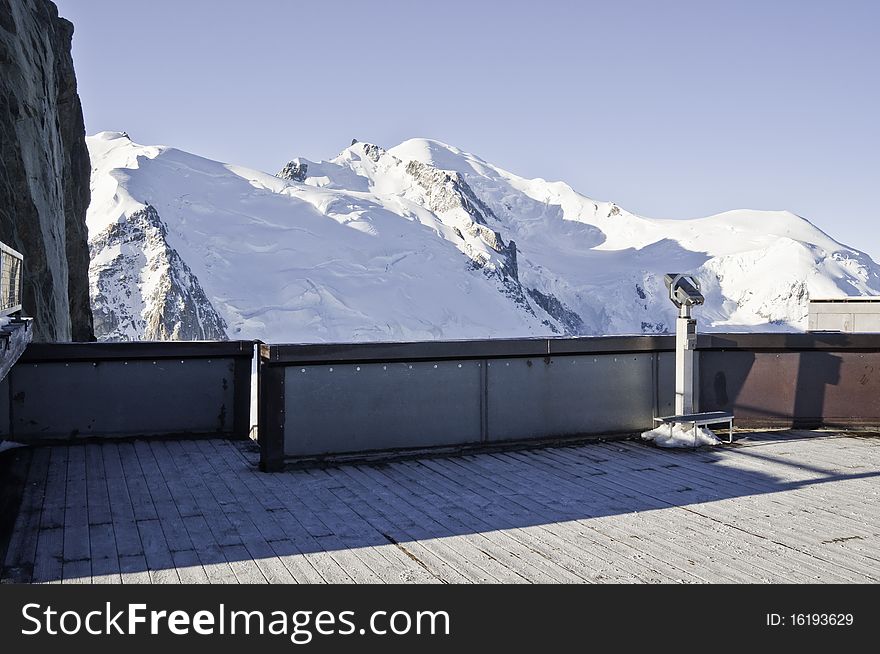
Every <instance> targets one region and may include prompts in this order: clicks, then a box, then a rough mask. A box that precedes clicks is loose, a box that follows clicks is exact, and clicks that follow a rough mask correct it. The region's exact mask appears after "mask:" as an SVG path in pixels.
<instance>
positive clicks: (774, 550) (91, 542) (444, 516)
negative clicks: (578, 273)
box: [0, 432, 880, 583]
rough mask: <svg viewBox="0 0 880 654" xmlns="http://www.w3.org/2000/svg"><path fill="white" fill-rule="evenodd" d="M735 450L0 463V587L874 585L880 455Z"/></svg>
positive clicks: (611, 447)
mask: <svg viewBox="0 0 880 654" xmlns="http://www.w3.org/2000/svg"><path fill="white" fill-rule="evenodd" d="M739 443H740V444H739V445H735V446H733V447H720V448H712V449H706V448H704V449H700V450H686V451H668V450H659V449H656V448H654V447H650V446H647V445H643V444H641V443H635V442H623V441H618V442H611V443H591V444H586V445H577V446H568V447H548V448H543V449H534V450H528V451H509V452H502V453H485V454H474V455H467V456H454V457H446V458H425V459H417V460H411V461H399V462H394V463H386V464H369V465H366V464H365V465H343V466H338V467H332V468H327V469H312V470H297V471H288V472H283V473H276V474H265V473H260V472H258V471H257V470H256V462H257V459H258V452H257V451H256V448H255V446H254V445H253V444H252V443H250V442H240V441H226V440H219V439H218V440H167V441H166V440H155V441H146V440H138V441H129V442H108V443H102V444H85V445H71V446H45V447H36V448H32V449H30V448H22V449H18V450H14V451H10V452H6V453H4V454H3V455H0V456H2V457H4V463H5V465H6V466H7V468H8V471H9V474H7V475H4V477H5V478H6V479H7V480H9V479H13V480H14V479H16V478H17V479H19V480H20V481H21V489H20V490H21V492H20V502H19V503H20V508H19V509H18V511H17V514H18V515H17V519H16V520H15V523H14V525H11V524H10V525H8V528H7V533H6V534H5V535H6V536H8V548H7V551H6V556H5V565H4V567H3V570H2V580H3V581H4V582H57V581H64V582H69V581H80V582H91V581H93V582H126V583H128V582H178V581H184V582H215V583H216V582H233V583H235V582H245V583H246V582H261V583H262V582H266V581H269V582H288V583H293V582H398V581H419V582H484V581H485V582H495V581H499V582H526V581H528V582H541V581H543V582H546V581H550V582H596V581H635V582H640V581H660V582H664V581H690V582H702V581H709V582H714V581H878V580H880V555H878V554H876V552H878V551H880V548H878V547H877V539H878V533H880V520H878V511H877V509H876V508H875V507H876V504H877V502H876V500H877V489H876V487H877V484H876V481H874V478H876V477H878V476H880V447H878V445H880V439H871V438H858V437H851V436H845V435H844V436H841V435H832V434H818V435H817V434H816V433H814V432H783V433H769V434H752V435H748V436H747V437H746V438H743V439H741V440H740V441H739ZM13 486H14V483H13ZM13 495H14V488H13V489H11V490H8V491H7V492H6V493H5V494H4V496H5V497H12V496H13ZM9 509H10V507H6V509H5V510H4V511H3V514H4V515H6V516H7V517H9V516H10V515H11V512H10V511H9ZM7 522H9V521H8V520H7ZM2 537H3V534H2V533H0V538H2Z"/></svg>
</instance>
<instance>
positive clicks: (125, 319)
mask: <svg viewBox="0 0 880 654" xmlns="http://www.w3.org/2000/svg"><path fill="white" fill-rule="evenodd" d="M167 236H168V232H167V229H166V227H165V224H164V223H163V222H162V220H161V219H160V218H159V214H158V213H157V212H156V210H155V208H153V207H151V206H150V205H147V206H146V207H144V208H143V209H140V210H138V211H135V212H133V213H132V214H130V215H127V216H122V217H121V218H120V219H119V220H118V221H117V222H114V223H112V224H110V225H108V226H107V228H106V229H104V230H103V231H102V232H100V233H98V234H96V235H95V236H94V237H93V238H92V239H91V244H90V248H91V252H92V291H91V292H92V302H93V307H94V309H93V311H94V315H95V331H96V332H97V333H98V334H100V335H101V338H102V340H113V341H125V340H131V338H132V335H136V336H137V337H138V339H143V340H150V341H169V340H171V341H199V340H226V324H225V323H224V322H223V318H221V317H220V316H219V315H218V314H217V312H216V311H215V310H214V307H213V306H212V305H211V301H210V300H209V299H208V298H207V296H206V295H205V292H204V291H203V290H202V287H201V286H200V285H199V280H198V279H196V278H195V276H194V275H193V274H192V271H191V270H190V268H189V266H187V265H186V263H185V262H184V261H183V260H182V259H181V258H180V255H179V254H178V253H177V252H176V251H175V250H174V249H173V248H171V247H169V246H168V242H167V241H166V237H167Z"/></svg>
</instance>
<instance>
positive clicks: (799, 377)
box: [699, 332, 880, 428]
mask: <svg viewBox="0 0 880 654" xmlns="http://www.w3.org/2000/svg"><path fill="white" fill-rule="evenodd" d="M700 345H701V346H702V351H701V352H700V383H699V392H700V402H701V404H700V406H701V409H703V410H705V411H716V410H720V411H733V412H734V413H735V414H736V420H737V424H738V425H740V426H752V427H771V426H772V427H798V428H816V427H822V426H826V427H835V426H844V427H846V426H850V427H858V426H877V425H880V335H878V334H842V333H831V332H829V333H824V334H823V333H818V334H748V335H736V336H731V335H716V336H712V337H709V338H706V339H705V340H701V343H700Z"/></svg>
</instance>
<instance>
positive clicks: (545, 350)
mask: <svg viewBox="0 0 880 654" xmlns="http://www.w3.org/2000/svg"><path fill="white" fill-rule="evenodd" d="M673 349H674V338H673V337H670V336H623V337H619V336H614V337H585V338H562V339H511V340H492V341H459V342H455V341H451V342H449V341H448V342H427V343H373V344H369V343H360V344H332V345H264V346H262V347H261V352H260V371H261V372H260V392H259V395H260V420H259V422H260V434H259V438H260V443H261V449H262V467H263V469H266V470H277V469H280V468H281V467H283V465H284V463H285V461H300V462H302V461H309V460H314V459H321V458H325V457H334V456H339V457H341V458H344V457H345V456H348V455H352V456H357V455H361V454H366V453H370V452H376V451H388V450H398V449H403V450H420V449H425V448H432V447H434V448H444V447H447V448H449V447H452V448H455V447H463V446H480V445H492V444H499V443H509V442H513V441H523V440H534V439H555V438H567V437H579V436H589V435H611V434H615V433H618V434H620V433H629V434H631V433H634V432H639V431H642V430H645V429H649V428H650V427H651V426H652V418H653V417H655V416H659V415H669V414H671V413H672V412H673V394H674V390H673V388H674V353H673ZM697 349H698V353H697V354H698V366H697V370H696V371H695V376H696V383H697V387H698V389H699V403H700V407H699V408H700V409H701V410H704V411H710V410H733V411H734V412H735V413H736V421H737V425H738V426H743V427H760V426H769V425H785V426H792V425H794V426H804V427H808V426H809V427H815V426H820V425H828V426H832V425H841V426H859V425H875V426H876V425H880V335H878V334H841V333H809V334H703V335H701V336H700V337H699V340H698V348H697Z"/></svg>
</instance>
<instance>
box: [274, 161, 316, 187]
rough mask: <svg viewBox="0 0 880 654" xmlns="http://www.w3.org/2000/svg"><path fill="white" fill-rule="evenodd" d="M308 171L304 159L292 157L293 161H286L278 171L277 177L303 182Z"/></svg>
mask: <svg viewBox="0 0 880 654" xmlns="http://www.w3.org/2000/svg"><path fill="white" fill-rule="evenodd" d="M308 172H309V165H308V164H307V163H305V162H304V161H300V160H299V159H294V160H293V161H288V162H287V165H286V166H284V168H282V169H281V172H280V173H278V175H277V177H280V178H281V179H290V180H293V181H294V182H304V181H306V175H307V174H308Z"/></svg>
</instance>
